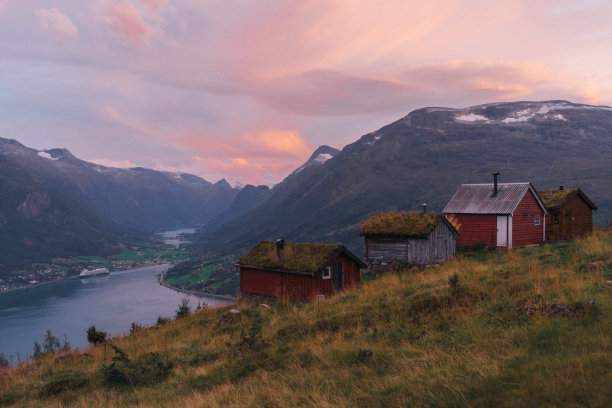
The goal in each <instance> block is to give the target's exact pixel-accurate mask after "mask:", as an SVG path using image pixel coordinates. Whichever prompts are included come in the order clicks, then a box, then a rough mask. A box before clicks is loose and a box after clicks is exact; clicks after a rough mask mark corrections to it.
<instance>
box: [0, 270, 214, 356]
mask: <svg viewBox="0 0 612 408" xmlns="http://www.w3.org/2000/svg"><path fill="white" fill-rule="evenodd" d="M168 267H169V265H168V264H165V265H153V266H147V267H144V268H138V269H131V270H125V271H116V272H111V274H110V275H106V276H101V277H90V278H84V279H78V278H77V279H66V280H63V281H59V282H53V283H49V284H45V285H40V286H35V287H32V288H28V289H23V290H17V291H14V292H8V293H2V294H0V353H3V354H4V355H5V356H6V357H7V358H9V359H11V357H12V359H13V363H16V362H17V353H19V356H20V357H21V359H24V356H25V355H26V354H28V355H31V354H32V348H33V344H34V341H38V342H39V343H41V344H42V340H43V338H44V335H45V332H46V330H47V329H50V330H51V332H52V333H53V335H54V336H55V337H58V338H59V339H60V340H63V338H64V334H66V335H67V336H68V341H69V342H70V344H71V345H72V347H73V348H74V347H79V348H81V349H82V348H83V347H85V346H87V335H86V334H85V331H86V330H87V328H88V327H89V326H91V325H95V326H96V329H98V330H102V331H105V332H107V333H109V334H111V335H116V334H127V333H129V331H130V325H131V324H132V322H136V323H138V324H142V325H146V326H151V325H153V324H155V322H156V321H157V317H158V316H163V317H173V316H174V313H175V311H176V309H177V308H178V305H179V303H180V302H181V299H182V298H183V297H186V296H187V297H188V298H189V299H190V305H191V307H192V310H193V309H195V306H196V305H197V304H198V302H200V303H206V304H207V305H208V306H215V305H217V304H219V303H221V302H222V301H221V300H219V299H215V298H212V297H207V296H197V295H186V294H184V293H180V292H177V291H174V290H172V289H168V288H166V287H164V286H161V285H160V284H159V283H158V282H157V278H156V275H158V274H160V273H162V272H163V271H164V270H166V269H167V268H168Z"/></svg>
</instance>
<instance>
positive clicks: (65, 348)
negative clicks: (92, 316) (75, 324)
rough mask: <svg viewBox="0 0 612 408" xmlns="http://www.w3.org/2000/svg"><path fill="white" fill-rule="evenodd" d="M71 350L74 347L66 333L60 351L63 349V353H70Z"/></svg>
mask: <svg viewBox="0 0 612 408" xmlns="http://www.w3.org/2000/svg"><path fill="white" fill-rule="evenodd" d="M70 350H72V347H70V342H69V341H68V335H67V334H65V333H64V342H63V343H62V348H61V349H60V351H62V352H63V353H68V352H69V351H70Z"/></svg>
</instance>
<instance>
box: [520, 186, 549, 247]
mask: <svg viewBox="0 0 612 408" xmlns="http://www.w3.org/2000/svg"><path fill="white" fill-rule="evenodd" d="M535 217H540V225H534V222H533V221H534V218H535ZM542 242H544V211H543V210H542V208H541V207H540V206H539V205H538V202H537V201H536V199H535V197H534V196H533V194H532V193H531V191H528V192H527V193H526V194H525V196H524V197H523V199H522V200H521V202H520V203H519V205H518V207H516V210H514V217H512V247H514V248H519V247H523V246H526V245H539V244H541V243H542Z"/></svg>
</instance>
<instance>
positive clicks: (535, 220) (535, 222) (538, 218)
mask: <svg viewBox="0 0 612 408" xmlns="http://www.w3.org/2000/svg"><path fill="white" fill-rule="evenodd" d="M533 225H540V217H533Z"/></svg>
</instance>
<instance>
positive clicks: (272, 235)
mask: <svg viewBox="0 0 612 408" xmlns="http://www.w3.org/2000/svg"><path fill="white" fill-rule="evenodd" d="M559 115H560V116H559ZM611 135H612V108H610V107H607V106H604V107H597V106H592V105H582V104H575V103H571V102H567V101H542V102H528V101H521V102H505V103H492V104H484V105H476V106H473V107H469V108H464V109H453V108H439V107H429V108H421V109H416V110H414V111H412V112H410V113H409V114H408V115H406V116H404V117H402V118H400V119H398V120H397V121H395V122H392V123H390V124H388V125H386V126H383V127H382V128H380V129H378V130H376V131H374V132H370V133H368V134H366V135H363V136H362V137H360V138H359V139H358V140H356V141H355V142H354V143H351V144H349V145H347V146H345V147H344V149H342V151H341V152H340V153H338V154H337V155H336V156H335V157H334V158H333V160H329V161H327V162H326V163H325V166H318V167H313V168H307V169H304V170H303V171H301V172H299V173H298V174H294V175H290V176H289V177H287V178H286V179H285V180H284V181H283V182H282V183H280V184H279V185H277V186H276V187H275V188H274V189H273V191H272V194H271V195H270V197H269V198H268V199H267V200H266V201H265V202H263V203H262V204H261V205H260V206H259V207H257V208H255V209H254V210H252V211H250V212H249V213H247V214H244V215H242V216H241V217H238V218H237V219H235V220H233V221H229V222H228V223H226V224H224V225H221V226H219V227H218V228H216V229H214V230H212V231H208V234H210V235H209V237H208V238H207V237H206V236H205V235H201V236H200V237H199V242H200V244H201V246H202V247H206V248H212V249H215V250H218V249H219V248H220V244H221V243H222V245H223V246H224V247H225V248H226V250H233V251H236V252H240V251H245V250H247V249H248V248H249V247H250V246H252V245H254V244H255V243H256V242H258V241H259V240H263V239H276V238H279V237H283V238H285V239H289V240H296V241H314V242H338V241H339V242H343V243H345V244H346V245H347V246H348V247H349V248H351V249H352V250H354V251H355V252H357V253H360V252H361V251H362V248H363V242H361V240H360V238H359V236H358V234H357V231H358V228H359V224H360V222H362V220H364V219H365V218H367V217H368V216H369V215H372V214H373V213H376V212H381V211H388V210H415V209H417V210H418V209H419V208H420V205H421V204H422V203H424V202H426V203H428V205H429V208H431V209H432V210H438V211H439V210H441V209H442V207H443V206H444V203H445V202H446V201H447V200H448V199H449V198H450V196H452V194H453V193H454V191H455V189H456V188H457V186H458V185H459V184H461V183H482V182H485V183H486V182H490V180H489V178H490V175H489V174H490V172H491V171H500V172H501V173H502V174H501V178H500V181H503V182H512V181H521V182H522V181H529V182H532V183H534V184H535V186H536V188H540V189H550V188H557V186H558V185H560V184H563V185H565V186H567V188H573V187H580V188H582V189H583V191H585V192H586V194H588V195H589V196H590V197H591V198H593V200H594V202H595V203H596V204H597V205H598V206H599V207H600V210H599V211H598V212H596V213H595V222H596V224H599V225H602V224H607V222H608V220H609V219H612V212H611V210H610V208H611V207H612V193H606V192H607V191H612V182H611V181H610V180H612V168H611V166H609V164H608V163H609V158H610V157H611V154H612V149H611V146H612V137H611ZM213 237H214V238H213Z"/></svg>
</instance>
